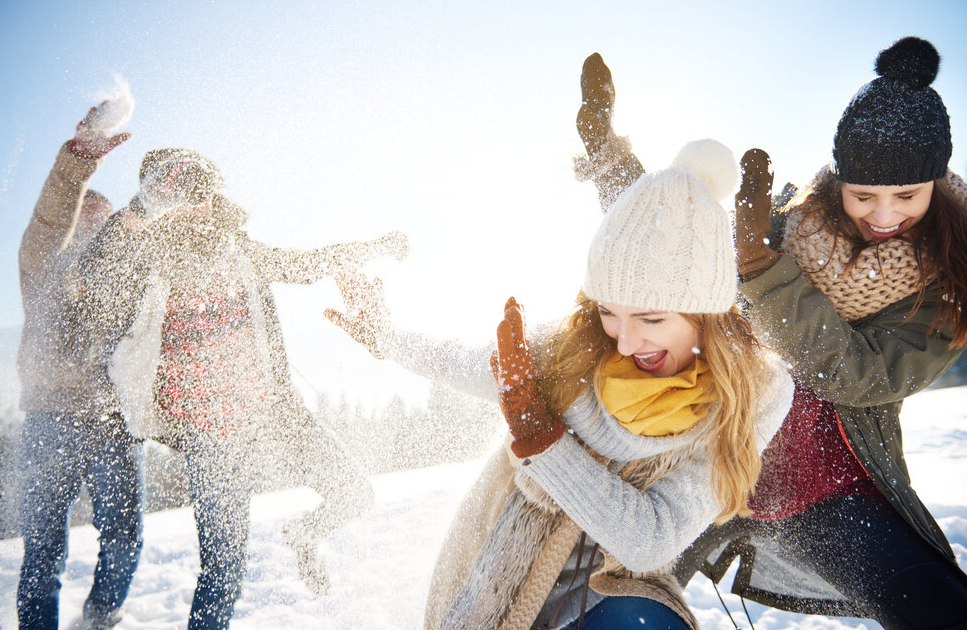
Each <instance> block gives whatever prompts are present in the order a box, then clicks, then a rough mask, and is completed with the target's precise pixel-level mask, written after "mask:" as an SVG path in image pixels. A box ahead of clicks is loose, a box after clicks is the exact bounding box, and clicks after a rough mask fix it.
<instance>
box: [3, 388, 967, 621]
mask: <svg viewBox="0 0 967 630" xmlns="http://www.w3.org/2000/svg"><path fill="white" fill-rule="evenodd" d="M903 425H904V430H905V434H904V442H905V444H906V452H907V454H908V459H909V463H910V469H911V474H912V475H913V479H914V483H915V486H916V487H917V489H918V491H919V493H920V496H921V497H922V498H923V500H924V502H925V503H926V504H927V505H928V506H929V507H930V508H931V510H932V511H933V512H934V514H935V515H937V516H938V517H939V521H940V524H941V526H942V527H943V529H944V531H945V532H946V534H947V536H948V538H949V539H950V540H951V542H952V543H953V546H954V549H955V551H956V553H957V555H958V559H959V561H960V565H961V567H964V568H967V484H964V483H963V482H964V480H965V479H967V449H965V445H967V387H958V388H950V389H941V390H932V391H928V392H924V393H921V394H918V395H917V396H914V397H913V398H911V399H910V400H909V401H908V402H907V404H906V406H905V408H904V415H903ZM479 466H480V462H473V463H468V464H448V465H441V466H437V467H433V468H427V469H422V470H416V471H410V472H404V473H395V474H387V475H380V476H377V477H374V478H373V484H374V486H375V488H376V494H377V496H376V504H375V506H374V508H373V509H372V510H371V512H370V513H369V514H368V515H367V516H366V517H365V518H363V519H361V520H357V521H355V522H353V523H351V524H349V525H347V526H345V527H343V528H342V529H340V530H338V531H337V532H336V533H335V534H334V535H333V536H331V537H330V538H329V539H328V540H326V541H325V542H324V543H323V549H324V551H325V554H326V557H327V559H328V562H329V569H330V573H331V577H332V583H333V587H332V592H331V594H330V595H329V596H328V597H325V598H316V597H315V596H313V595H311V594H310V593H309V591H307V590H306V589H305V588H304V587H303V586H302V583H301V582H300V581H299V578H298V575H297V571H296V567H295V559H294V556H293V555H292V553H291V552H290V551H289V549H288V548H287V547H286V545H285V543H284V542H283V541H282V537H281V536H280V534H279V530H280V527H281V525H282V523H284V522H285V521H286V520H288V519H290V518H292V517H294V516H297V515H298V514H301V513H303V512H305V511H306V510H308V509H310V508H312V507H313V506H315V505H316V503H317V502H318V501H319V498H318V496H317V495H315V493H313V492H311V491H309V490H305V489H296V490H288V491H283V492H276V493H271V494H266V495H262V496H260V497H257V498H256V499H255V501H254V503H253V511H252V529H251V541H250V547H249V551H250V560H249V567H248V575H247V578H246V582H245V586H244V592H243V595H242V599H241V601H240V602H239V604H238V607H237V608H236V612H235V617H234V621H233V623H232V627H233V628H235V629H238V630H242V629H245V628H249V629H253V630H254V629H256V628H258V629H263V628H295V629H299V628H321V629H330V628H340V629H342V628H354V629H358V628H362V629H366V630H382V629H390V628H394V629H395V628H405V629H409V628H420V627H422V611H423V604H424V599H425V596H426V591H427V587H428V583H429V577H430V572H431V570H432V567H433V563H434V560H435V557H436V552H437V549H438V547H439V545H440V543H441V541H442V539H443V536H444V534H445V532H446V529H447V527H448V524H449V521H450V516H451V514H452V512H453V510H454V509H455V508H456V505H457V503H458V502H459V500H460V498H461V496H462V494H463V492H464V491H465V489H466V488H467V487H468V486H469V485H470V483H471V482H472V480H473V478H474V477H475V475H476V472H477V470H478V468H479ZM96 535H97V533H96V531H95V530H94V529H93V528H92V527H90V526H85V527H78V528H74V529H73V530H71V539H70V556H69V558H68V561H67V568H66V570H65V572H64V575H63V582H64V588H63V590H62V594H61V611H62V613H61V615H62V620H61V628H72V627H73V626H74V625H75V623H74V622H75V620H76V618H77V615H78V611H79V610H80V606H81V604H82V603H83V601H84V597H85V596H86V594H87V590H88V589H89V588H90V582H91V573H92V571H93V568H94V564H95V562H96V559H97V539H96ZM22 552H23V547H22V545H21V543H20V541H19V540H17V539H12V540H5V541H0V628H6V629H13V628H15V627H16V625H17V623H16V611H15V592H16V585H17V575H18V571H19V567H20V559H21V555H22ZM197 569H198V551H197V542H196V539H195V528H194V521H193V519H192V515H191V512H190V510H188V509H179V510H172V511H169V512H161V513H154V514H150V515H148V516H147V518H146V524H145V547H144V553H143V555H142V560H141V566H140V567H139V569H138V573H137V575H136V576H135V579H134V583H133V585H132V587H131V593H130V596H129V597H128V601H127V604H126V607H125V608H126V616H125V618H124V620H123V621H122V622H121V624H120V625H119V626H118V630H130V629H134V628H184V627H185V626H186V619H187V615H188V608H189V605H190V602H191V597H192V591H193V589H194V583H195V574H196V571H197ZM727 581H728V578H727ZM729 583H730V582H729ZM723 590H727V588H724V589H723ZM687 596H688V599H689V602H690V603H691V605H692V607H693V608H694V609H695V610H696V612H697V615H698V618H699V621H700V622H701V624H702V627H703V628H704V629H705V630H728V629H730V628H733V626H732V622H731V621H729V619H728V617H727V616H726V614H725V612H724V611H723V610H722V606H721V604H720V603H719V600H718V597H717V596H716V594H715V592H714V590H713V588H712V585H711V583H710V582H709V581H708V580H706V579H705V578H704V577H702V576H698V577H696V578H695V579H694V580H693V581H692V583H691V584H690V585H689V587H688V590H687ZM723 596H724V598H725V601H726V603H727V605H728V606H729V609H730V610H731V611H732V613H733V616H734V617H735V619H736V621H737V622H738V624H739V626H740V627H743V628H745V627H748V622H747V621H746V620H745V613H744V612H743V610H742V604H741V603H740V601H739V600H738V598H737V597H734V596H732V595H728V594H725V593H723ZM749 612H750V615H751V617H752V621H753V622H754V623H755V626H756V628H758V629H759V630H779V629H780V628H781V629H803V630H805V629H809V630H818V629H823V630H834V629H845V628H879V626H878V624H876V623H874V622H870V621H863V620H858V619H834V618H825V617H807V616H802V615H794V614H790V613H784V612H779V611H775V610H769V609H767V608H764V607H762V606H758V605H756V604H749Z"/></svg>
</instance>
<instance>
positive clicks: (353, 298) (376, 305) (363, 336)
mask: <svg viewBox="0 0 967 630" xmlns="http://www.w3.org/2000/svg"><path fill="white" fill-rule="evenodd" d="M333 280H335V281H336V286H337V287H339V293H340V294H341V295H342V299H343V302H344V303H345V304H346V310H347V314H345V315H344V314H342V313H340V312H339V311H337V310H335V309H332V308H327V309H326V310H325V311H323V315H325V316H326V318H327V319H329V321H331V322H332V323H334V324H336V325H337V326H339V327H340V328H342V329H343V330H345V331H346V333H347V334H349V336H350V337H352V338H353V339H354V340H355V341H356V342H357V343H359V344H362V345H363V346H366V349H367V350H369V352H370V354H372V355H373V356H374V357H376V358H377V359H382V358H383V355H382V353H380V351H379V349H378V348H377V344H376V342H377V338H378V337H379V335H380V333H381V332H382V331H383V330H384V329H385V328H386V327H387V326H388V325H389V309H388V308H387V307H386V301H385V299H384V297H383V281H382V280H380V279H379V278H376V279H374V280H369V279H368V278H367V277H366V276H364V275H363V274H362V273H360V272H359V271H358V270H356V269H353V268H351V267H347V268H344V269H342V270H341V271H339V272H337V273H335V274H333Z"/></svg>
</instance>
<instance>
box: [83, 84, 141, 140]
mask: <svg viewBox="0 0 967 630" xmlns="http://www.w3.org/2000/svg"><path fill="white" fill-rule="evenodd" d="M100 98H101V99H102V102H101V104H100V105H98V106H97V107H96V108H95V110H94V116H93V117H92V118H91V121H90V123H89V124H90V126H91V128H93V129H97V130H99V131H102V132H104V133H110V132H112V131H114V130H115V129H117V128H118V127H120V126H121V125H123V124H124V123H126V122H128V121H129V120H131V113H132V112H133V111H134V97H133V96H131V87H130V86H129V85H128V82H127V81H125V80H124V77H122V76H121V75H120V74H118V73H116V72H115V73H114V87H113V88H112V89H111V91H110V92H108V93H106V94H101V95H100Z"/></svg>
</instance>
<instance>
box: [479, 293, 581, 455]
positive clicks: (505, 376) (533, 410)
mask: <svg viewBox="0 0 967 630" xmlns="http://www.w3.org/2000/svg"><path fill="white" fill-rule="evenodd" d="M490 369H491V370H492V371H493V373H494V378H496V379H497V392H498V394H497V395H498V399H499V402H500V411H501V412H502V413H503V414H504V420H506V421H507V427H508V428H509V429H510V434H511V435H512V436H513V438H514V440H513V442H511V444H510V449H511V450H512V451H513V452H514V455H516V456H517V457H519V458H521V459H525V458H528V457H533V456H535V455H537V454H538V453H542V452H544V451H545V450H547V449H548V448H550V447H551V446H552V445H553V444H554V443H555V442H557V441H558V440H559V439H560V438H561V436H562V435H564V431H565V429H566V428H567V427H566V426H565V425H564V423H563V422H561V421H560V420H557V419H555V418H554V417H553V416H552V415H551V412H550V410H549V409H548V407H547V403H546V402H545V401H544V399H543V398H542V397H541V395H540V392H538V391H537V383H536V381H535V377H536V373H535V371H534V358H533V356H531V351H530V347H529V345H528V343H527V334H526V332H525V330H524V309H523V308H522V307H521V306H520V305H519V304H518V303H517V300H515V299H514V298H510V299H509V300H507V304H506V305H505V306H504V319H503V320H502V321H501V322H500V325H498V326H497V351H496V352H495V353H494V354H493V355H492V356H491V358H490Z"/></svg>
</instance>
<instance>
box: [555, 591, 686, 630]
mask: <svg viewBox="0 0 967 630" xmlns="http://www.w3.org/2000/svg"><path fill="white" fill-rule="evenodd" d="M577 627H578V621H577V619H575V620H574V621H572V622H571V623H569V624H568V625H566V626H565V627H564V630H575V629H576V628H577ZM642 628H648V630H687V629H688V626H686V625H685V622H684V621H682V618H681V617H679V616H678V615H676V614H675V613H674V612H673V611H672V609H671V608H669V607H668V606H665V605H664V604H660V603H658V602H656V601H654V600H651V599H645V598H643V597H605V598H604V599H602V600H601V601H600V602H598V604H597V605H596V606H595V607H594V608H592V609H591V610H589V611H588V612H587V614H586V615H585V616H584V625H583V626H582V629H583V630H641V629H642Z"/></svg>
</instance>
